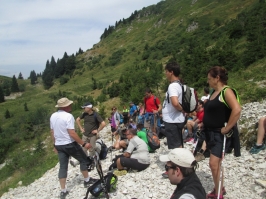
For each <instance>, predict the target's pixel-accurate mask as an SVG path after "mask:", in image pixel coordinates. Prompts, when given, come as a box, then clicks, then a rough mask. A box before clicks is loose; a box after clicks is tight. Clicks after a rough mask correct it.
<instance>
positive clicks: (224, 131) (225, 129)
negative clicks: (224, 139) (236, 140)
mask: <svg viewBox="0 0 266 199" xmlns="http://www.w3.org/2000/svg"><path fill="white" fill-rule="evenodd" d="M221 133H222V134H223V135H224V134H226V133H228V130H227V128H226V127H223V128H221Z"/></svg>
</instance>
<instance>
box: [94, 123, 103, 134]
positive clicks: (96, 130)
mask: <svg viewBox="0 0 266 199" xmlns="http://www.w3.org/2000/svg"><path fill="white" fill-rule="evenodd" d="M104 127H105V122H104V121H102V122H101V123H100V126H99V128H98V129H95V130H93V131H92V133H93V134H96V133H99V132H100V131H101V130H102V129H103V128H104Z"/></svg>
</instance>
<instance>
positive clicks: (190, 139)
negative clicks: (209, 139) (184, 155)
mask: <svg viewBox="0 0 266 199" xmlns="http://www.w3.org/2000/svg"><path fill="white" fill-rule="evenodd" d="M192 140H193V143H194V139H193V138H192V137H188V138H187V139H185V140H184V143H186V142H191V141H192Z"/></svg>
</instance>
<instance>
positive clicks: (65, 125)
mask: <svg viewBox="0 0 266 199" xmlns="http://www.w3.org/2000/svg"><path fill="white" fill-rule="evenodd" d="M74 122H75V120H74V117H73V115H72V114H70V113H68V112H66V111H63V110H59V111H57V112H55V113H53V114H52V116H51V117H50V128H51V129H52V130H53V131H54V137H55V145H65V144H70V143H72V142H74V141H75V140H74V139H73V138H72V137H70V135H69V133H68V131H67V130H68V129H75V127H74Z"/></svg>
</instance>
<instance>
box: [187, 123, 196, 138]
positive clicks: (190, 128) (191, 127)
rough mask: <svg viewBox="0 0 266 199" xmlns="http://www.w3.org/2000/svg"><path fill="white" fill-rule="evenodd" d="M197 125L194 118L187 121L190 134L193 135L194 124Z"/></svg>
mask: <svg viewBox="0 0 266 199" xmlns="http://www.w3.org/2000/svg"><path fill="white" fill-rule="evenodd" d="M194 125H195V122H194V121H192V120H188V121H187V130H188V134H189V135H190V136H191V135H192V132H193V126H194Z"/></svg>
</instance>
